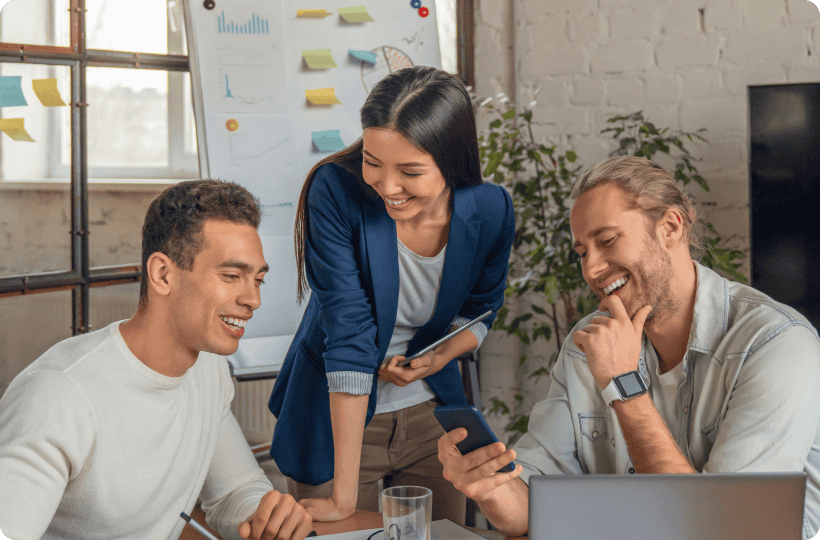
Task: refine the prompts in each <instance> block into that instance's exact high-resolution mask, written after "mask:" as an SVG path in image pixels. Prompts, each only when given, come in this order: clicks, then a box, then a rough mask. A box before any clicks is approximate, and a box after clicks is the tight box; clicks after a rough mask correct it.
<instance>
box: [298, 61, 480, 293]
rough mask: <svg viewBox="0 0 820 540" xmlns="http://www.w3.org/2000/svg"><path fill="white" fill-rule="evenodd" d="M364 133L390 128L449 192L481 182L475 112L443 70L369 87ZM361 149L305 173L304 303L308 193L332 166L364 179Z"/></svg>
mask: <svg viewBox="0 0 820 540" xmlns="http://www.w3.org/2000/svg"><path fill="white" fill-rule="evenodd" d="M361 119H362V130H365V129H367V128H374V127H379V128H389V129H393V130H395V131H397V132H398V133H400V134H401V135H402V136H403V137H404V138H405V139H407V140H408V141H410V142H411V143H412V144H413V146H415V147H416V148H418V149H419V150H422V151H424V152H426V153H428V154H430V155H431V156H432V157H433V160H435V162H436V165H437V166H438V168H439V170H440V171H441V174H442V176H443V177H444V182H445V185H446V186H447V187H448V188H456V187H463V186H475V185H478V184H481V183H482V182H483V180H482V177H481V165H480V162H479V157H478V140H477V134H476V127H475V112H474V111H473V105H472V103H471V101H470V96H469V94H468V93H467V89H466V88H464V85H463V84H461V81H459V80H458V79H456V78H455V77H453V76H452V75H450V74H449V73H447V72H444V71H441V70H438V69H435V68H431V67H425V66H413V67H408V68H404V69H400V70H399V71H394V72H393V73H391V74H390V75H388V76H387V77H385V78H384V79H382V80H381V81H379V82H378V83H376V86H374V87H373V90H372V91H371V92H370V95H369V96H367V100H366V101H365V102H364V106H362V111H361ZM362 147H363V142H362V138H361V137H360V138H359V139H358V140H357V141H356V142H354V143H353V144H351V145H350V146H348V147H347V148H345V149H344V150H340V151H339V152H337V153H335V154H333V155H331V156H328V157H326V158H324V159H323V160H321V161H320V162H319V163H317V164H316V165H314V166H313V168H312V169H311V170H310V172H309V173H308V175H307V179H306V180H305V184H304V186H302V193H301V195H300V196H299V205H298V207H297V209H296V226H295V228H294V232H293V237H294V245H295V250H296V270H297V297H298V299H299V302H301V301H302V298H303V297H304V294H305V292H306V291H307V289H308V283H307V276H306V274H305V240H306V235H307V231H308V226H309V219H310V215H309V212H308V209H307V204H308V194H309V192H310V186H311V184H312V183H313V177H314V176H315V175H316V170H317V169H318V168H319V167H321V166H322V165H324V164H325V163H335V164H337V165H339V166H341V167H343V168H344V169H346V170H347V171H349V172H350V173H351V174H353V175H354V176H355V177H356V178H358V179H359V181H360V183H361V184H363V186H364V189H365V191H367V192H372V190H370V189H369V186H367V184H364V180H363V179H362Z"/></svg>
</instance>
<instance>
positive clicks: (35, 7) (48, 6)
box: [0, 0, 71, 47]
mask: <svg viewBox="0 0 820 540" xmlns="http://www.w3.org/2000/svg"><path fill="white" fill-rule="evenodd" d="M70 25H71V18H70V16H69V12H68V0H13V1H12V2H9V3H8V4H6V5H5V7H3V9H2V11H0V41H5V42H7V43H25V44H30V45H56V46H58V47H68V46H69V45H70V44H71V31H70Z"/></svg>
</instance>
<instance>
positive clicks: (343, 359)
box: [305, 165, 379, 374]
mask: <svg viewBox="0 0 820 540" xmlns="http://www.w3.org/2000/svg"><path fill="white" fill-rule="evenodd" d="M356 189H358V186H357V185H356V179H355V177H353V176H352V175H350V174H349V173H347V172H346V171H344V170H343V169H341V168H340V167H337V166H334V165H324V166H322V167H320V168H319V169H318V170H317V171H316V175H315V177H314V179H313V183H312V185H311V188H310V192H309V196H308V213H309V214H308V221H309V223H308V230H307V241H306V249H305V266H306V270H307V272H306V273H307V279H308V284H309V285H310V288H311V291H312V294H314V295H316V297H317V299H318V302H319V306H320V307H319V314H318V318H319V324H320V325H321V327H322V329H323V330H324V332H325V335H326V336H327V339H326V342H325V344H326V348H327V349H326V351H325V353H324V361H325V369H326V371H327V372H335V371H355V372H359V373H367V374H373V373H375V372H376V370H377V368H378V363H379V349H378V347H377V346H376V321H375V320H374V315H373V307H372V306H371V303H370V301H369V297H368V294H367V291H366V290H365V287H364V284H363V282H362V270H361V267H360V264H361V260H362V258H363V257H365V256H366V254H365V253H361V251H362V249H363V248H361V246H359V244H358V238H359V234H358V232H357V230H356V227H357V226H358V227H361V224H362V217H361V216H362V213H361V203H360V202H359V200H358V199H357V198H356V197H355V196H354V191H353V190H356Z"/></svg>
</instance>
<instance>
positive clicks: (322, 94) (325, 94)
mask: <svg viewBox="0 0 820 540" xmlns="http://www.w3.org/2000/svg"><path fill="white" fill-rule="evenodd" d="M305 97H306V98H307V100H308V101H310V102H311V103H313V104H314V105H334V104H336V103H341V101H339V100H338V99H336V91H335V90H334V89H333V88H316V89H315V90H305Z"/></svg>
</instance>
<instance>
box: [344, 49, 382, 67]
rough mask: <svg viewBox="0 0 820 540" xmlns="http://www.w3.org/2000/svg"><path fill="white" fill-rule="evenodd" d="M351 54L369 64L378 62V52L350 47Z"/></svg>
mask: <svg viewBox="0 0 820 540" xmlns="http://www.w3.org/2000/svg"><path fill="white" fill-rule="evenodd" d="M350 56H352V57H353V58H357V59H359V60H361V61H362V62H367V63H369V64H375V63H376V53H374V52H371V51H355V50H353V49H350Z"/></svg>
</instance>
